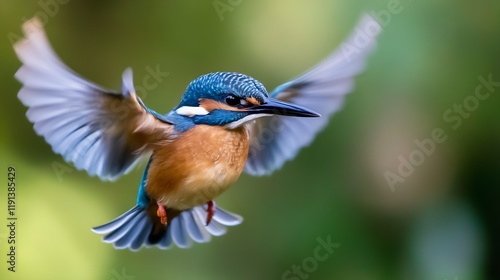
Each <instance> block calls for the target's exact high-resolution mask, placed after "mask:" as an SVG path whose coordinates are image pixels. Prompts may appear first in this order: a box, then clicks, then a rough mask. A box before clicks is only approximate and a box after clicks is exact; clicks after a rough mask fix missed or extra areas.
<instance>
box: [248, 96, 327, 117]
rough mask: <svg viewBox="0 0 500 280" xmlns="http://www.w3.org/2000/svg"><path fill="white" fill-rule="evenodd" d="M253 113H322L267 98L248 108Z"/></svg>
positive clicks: (315, 115) (308, 115) (312, 114)
mask: <svg viewBox="0 0 500 280" xmlns="http://www.w3.org/2000/svg"><path fill="white" fill-rule="evenodd" d="M247 112H250V113H252V114H270V115H283V116H293V117H320V116H321V115H320V114H318V113H316V112H314V111H312V110H309V109H306V108H304V107H301V106H298V105H294V104H291V103H287V102H283V101H279V100H276V99H267V100H266V101H265V103H264V104H261V105H256V106H252V107H250V108H248V110H247Z"/></svg>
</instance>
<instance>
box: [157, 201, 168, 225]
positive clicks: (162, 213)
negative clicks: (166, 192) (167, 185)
mask: <svg viewBox="0 0 500 280" xmlns="http://www.w3.org/2000/svg"><path fill="white" fill-rule="evenodd" d="M157 204H158V210H157V211H156V215H158V217H159V218H160V222H161V224H162V225H165V226H166V225H167V211H166V210H165V206H164V205H163V204H161V203H159V202H157Z"/></svg>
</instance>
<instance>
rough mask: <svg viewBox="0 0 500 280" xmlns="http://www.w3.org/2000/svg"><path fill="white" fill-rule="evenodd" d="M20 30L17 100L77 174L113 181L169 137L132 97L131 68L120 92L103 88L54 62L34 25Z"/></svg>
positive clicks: (152, 114) (159, 119)
mask: <svg viewBox="0 0 500 280" xmlns="http://www.w3.org/2000/svg"><path fill="white" fill-rule="evenodd" d="M23 29H24V33H25V36H26V38H25V39H22V40H20V41H19V42H17V43H16V44H15V45H14V49H15V51H16V53H17V55H18V57H19V59H20V60H21V61H22V62H23V65H22V67H21V68H20V69H19V70H18V71H17V73H16V75H15V76H16V78H17V79H18V80H19V81H20V82H21V83H22V84H23V87H22V88H21V90H20V91H19V94H18V97H19V99H20V100H21V102H22V103H23V104H24V105H26V106H27V107H28V108H29V109H28V112H27V113H26V116H27V117H28V119H29V120H30V121H31V122H32V123H33V124H34V129H35V131H36V132H37V134H39V135H41V136H43V137H44V138H45V140H46V141H47V142H48V143H49V144H50V145H51V146H52V148H53V150H54V152H56V153H58V154H61V155H62V156H63V157H64V159H65V160H66V161H69V162H73V163H74V164H75V167H76V168H77V169H83V170H86V171H87V172H88V173H89V174H90V175H97V176H99V177H100V178H101V179H103V180H114V179H116V178H118V177H119V176H121V175H122V174H124V173H127V172H128V171H129V170H130V169H131V168H132V167H133V166H134V164H135V163H136V162H137V161H138V159H139V158H140V157H141V156H142V155H143V154H145V153H146V152H147V151H148V149H147V147H148V145H149V144H151V143H152V142H154V141H157V140H163V139H166V138H168V135H169V131H170V130H171V128H170V127H171V125H170V124H169V122H168V121H166V120H165V119H164V118H163V117H162V116H161V115H159V114H158V113H156V112H154V111H153V110H150V109H148V108H147V107H146V106H144V104H143V103H142V101H141V100H140V99H139V98H138V97H137V96H136V95H135V90H134V84H133V77H132V70H131V69H126V70H125V71H124V73H123V89H122V92H121V93H120V92H114V91H111V90H108V89H105V88H103V87H100V86H98V85H95V84H93V83H91V82H88V81H86V80H85V79H83V78H81V77H79V76H78V74H76V73H74V72H73V71H72V70H71V69H69V68H68V67H67V66H66V65H64V64H63V63H62V62H61V61H60V60H59V58H58V57H57V55H56V54H55V52H54V51H53V50H52V48H51V47H50V44H49V42H48V40H47V38H46V36H45V32H44V30H43V28H42V24H41V23H40V22H39V21H38V20H36V19H33V20H30V21H28V22H26V23H25V24H24V25H23Z"/></svg>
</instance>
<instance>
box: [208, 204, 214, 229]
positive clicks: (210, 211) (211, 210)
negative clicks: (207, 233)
mask: <svg viewBox="0 0 500 280" xmlns="http://www.w3.org/2000/svg"><path fill="white" fill-rule="evenodd" d="M214 214H215V205H214V202H213V201H212V200H210V201H209V202H207V223H206V226H208V225H209V224H210V221H212V217H213V216H214Z"/></svg>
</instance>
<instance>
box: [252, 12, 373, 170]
mask: <svg viewBox="0 0 500 280" xmlns="http://www.w3.org/2000/svg"><path fill="white" fill-rule="evenodd" d="M355 30H356V31H355V32H353V33H352V35H351V36H350V37H349V38H348V39H347V40H346V41H345V42H344V43H343V44H342V46H341V48H340V49H338V50H336V51H334V52H333V53H332V54H331V55H330V56H328V57H327V58H326V59H325V60H323V61H322V62H321V63H319V64H318V65H316V66H315V67H313V68H312V69H310V70H309V71H307V72H306V73H304V74H302V75H301V76H299V77H297V78H295V79H293V80H291V81H289V82H286V83H284V84H282V85H280V86H278V87H277V88H276V89H274V90H273V91H272V92H271V93H270V97H272V98H276V99H280V100H283V101H288V102H291V103H294V104H297V105H300V106H303V107H306V108H309V109H311V110H313V111H315V112H318V113H319V114H321V117H319V118H304V119H299V118H290V117H282V116H273V117H270V118H261V119H258V120H256V121H255V123H254V124H252V125H251V126H250V150H249V155H248V160H247V163H246V165H245V172H247V173H249V174H251V175H256V176H260V175H267V174H270V173H272V172H273V171H274V170H276V169H279V168H280V167H281V166H282V165H283V164H284V163H285V162H286V161H287V160H290V159H292V158H294V157H295V156H296V155H297V153H298V152H299V150H300V149H301V148H302V147H304V146H307V145H309V144H310V143H311V142H312V141H313V140H314V138H315V136H316V134H317V133H318V132H319V131H321V129H322V128H323V127H325V126H326V124H327V123H328V120H329V117H330V116H331V115H332V114H333V113H335V112H336V111H338V110H339V109H340V108H341V107H342V104H343V102H344V96H345V95H346V94H348V93H349V92H351V91H352V89H353V87H354V78H355V77H356V75H358V74H359V73H361V72H362V71H363V69H364V68H365V64H366V60H367V56H368V54H369V53H370V52H371V51H372V50H373V48H374V47H375V43H376V42H375V40H376V37H377V35H378V34H379V33H380V31H381V30H382V28H381V27H380V25H379V24H378V22H377V21H376V20H375V19H373V18H372V17H371V16H369V15H364V16H363V17H362V18H361V20H360V21H359V23H358V24H357V26H356V28H355ZM359 36H363V38H364V41H363V44H361V45H360V42H361V41H359Z"/></svg>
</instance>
